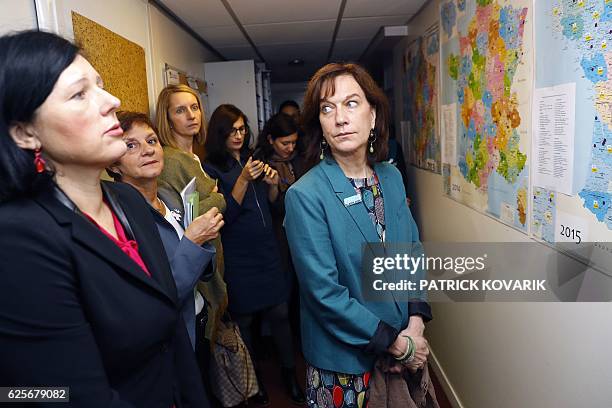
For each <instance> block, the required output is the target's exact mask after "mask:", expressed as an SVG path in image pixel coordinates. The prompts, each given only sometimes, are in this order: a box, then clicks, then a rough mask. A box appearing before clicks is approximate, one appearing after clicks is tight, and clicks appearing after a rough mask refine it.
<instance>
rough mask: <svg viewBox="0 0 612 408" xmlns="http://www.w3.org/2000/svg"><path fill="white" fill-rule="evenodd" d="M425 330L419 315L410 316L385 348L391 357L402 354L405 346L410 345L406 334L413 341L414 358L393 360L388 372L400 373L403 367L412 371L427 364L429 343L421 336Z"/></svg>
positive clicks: (405, 348)
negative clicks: (405, 325) (403, 360)
mask: <svg viewBox="0 0 612 408" xmlns="http://www.w3.org/2000/svg"><path fill="white" fill-rule="evenodd" d="M424 331H425V324H424V323H423V319H422V318H421V317H420V316H411V317H410V321H409V323H408V327H406V328H405V329H404V330H402V331H401V332H400V334H399V335H398V336H397V338H396V339H395V341H394V342H393V344H391V346H390V347H389V349H388V350H387V351H388V352H389V354H391V355H392V356H393V357H400V356H402V355H403V354H404V353H405V352H406V350H407V348H408V347H409V346H410V344H409V340H408V338H407V336H409V337H411V338H412V340H413V341H414V346H415V352H414V358H413V359H412V360H410V361H406V362H402V363H400V362H399V361H397V362H394V364H393V365H392V366H391V367H390V369H389V372H391V373H395V374H400V373H401V372H402V371H403V370H404V369H407V370H408V371H410V372H412V373H414V372H416V371H417V370H419V369H421V368H423V367H425V365H426V364H427V357H428V355H429V343H428V342H427V339H426V338H425V337H424V336H423V332H424Z"/></svg>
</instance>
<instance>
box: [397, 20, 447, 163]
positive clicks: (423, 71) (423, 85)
mask: <svg viewBox="0 0 612 408" xmlns="http://www.w3.org/2000/svg"><path fill="white" fill-rule="evenodd" d="M439 59H440V54H439V40H438V30H437V29H436V30H435V31H434V32H432V33H430V34H428V35H426V36H423V37H419V38H418V39H417V40H415V41H414V42H413V43H412V44H411V45H410V46H409V47H408V48H407V49H406V52H405V54H404V66H405V75H406V82H405V84H406V88H407V92H405V93H404V94H405V101H404V103H405V105H404V112H405V120H406V121H407V122H408V123H409V124H410V138H409V150H408V160H409V162H410V163H411V164H412V165H414V166H417V167H420V168H422V169H426V170H430V171H433V172H435V173H440V132H439V130H438V120H437V118H438V88H437V86H436V85H437V82H436V81H437V75H438V65H439Z"/></svg>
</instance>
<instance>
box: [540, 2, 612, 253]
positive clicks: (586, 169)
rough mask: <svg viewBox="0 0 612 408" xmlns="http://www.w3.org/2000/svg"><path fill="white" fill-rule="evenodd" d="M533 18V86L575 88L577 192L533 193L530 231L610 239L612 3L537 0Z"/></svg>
mask: <svg viewBox="0 0 612 408" xmlns="http://www.w3.org/2000/svg"><path fill="white" fill-rule="evenodd" d="M535 14H536V19H537V21H536V53H537V54H536V74H535V77H536V82H535V86H536V88H545V87H551V86H555V85H560V84H565V83H575V84H576V121H575V123H576V128H575V134H576V136H575V141H574V179H573V185H574V190H575V193H576V194H575V195H573V196H570V195H564V194H559V193H557V192H555V191H552V190H547V189H544V188H539V187H536V188H534V191H533V197H532V199H533V217H532V232H533V235H534V237H536V238H538V239H541V240H543V241H546V242H549V243H556V242H568V241H569V242H575V243H579V241H591V242H595V241H599V242H606V241H607V242H611V241H612V72H611V69H612V48H611V47H612V1H610V0H538V1H537V2H536V10H535ZM611 251H612V249H611Z"/></svg>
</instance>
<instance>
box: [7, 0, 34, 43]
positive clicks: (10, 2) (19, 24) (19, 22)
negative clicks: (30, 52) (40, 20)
mask: <svg viewBox="0 0 612 408" xmlns="http://www.w3.org/2000/svg"><path fill="white" fill-rule="evenodd" d="M32 28H36V8H35V7H34V0H22V1H15V0H0V35H3V34H6V33H8V32H10V31H18V30H28V29H32Z"/></svg>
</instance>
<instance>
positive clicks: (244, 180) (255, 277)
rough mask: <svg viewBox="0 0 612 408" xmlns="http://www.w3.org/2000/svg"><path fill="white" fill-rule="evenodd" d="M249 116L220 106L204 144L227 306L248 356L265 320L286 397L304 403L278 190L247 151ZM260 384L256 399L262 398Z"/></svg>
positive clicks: (272, 173) (270, 172) (275, 179)
mask: <svg viewBox="0 0 612 408" xmlns="http://www.w3.org/2000/svg"><path fill="white" fill-rule="evenodd" d="M248 125H249V124H248V119H247V117H246V116H245V115H244V113H242V111H240V109H238V108H237V107H235V106H234V105H221V106H219V107H218V108H217V109H216V110H215V111H214V112H213V114H212V116H211V118H210V123H209V125H208V135H207V138H206V143H205V145H204V147H205V151H206V162H205V164H204V168H205V170H206V171H207V172H208V174H210V176H211V177H213V178H215V179H217V180H218V187H219V191H220V192H221V193H223V195H224V196H225V200H226V202H227V210H226V212H225V226H224V228H223V231H222V234H221V239H222V241H223V248H224V250H225V281H226V283H227V289H228V294H229V306H228V309H229V310H230V312H231V314H232V318H233V319H234V320H235V321H236V322H237V323H238V325H239V326H240V332H241V334H242V336H243V337H244V341H245V343H246V345H247V347H248V349H249V351H250V352H251V355H253V342H252V336H251V326H252V323H253V319H254V317H255V315H256V314H260V315H261V318H262V319H266V320H268V321H269V322H270V324H271V328H272V335H273V338H274V342H275V344H276V347H277V349H278V352H279V354H280V359H281V365H282V370H281V372H282V376H283V379H285V380H286V385H287V386H288V391H290V395H291V398H292V399H293V400H294V401H295V402H297V403H303V402H304V396H303V394H302V391H301V390H300V388H299V386H298V384H297V381H296V378H295V361H294V355H293V342H292V335H291V329H290V326H289V319H288V307H287V299H288V297H289V283H290V280H289V279H288V276H287V274H286V273H285V272H284V270H283V268H282V267H281V258H280V252H279V249H278V244H277V242H276V238H275V236H274V230H273V224H272V217H271V215H270V203H271V202H274V201H276V200H277V198H278V195H279V189H278V188H279V187H278V185H279V176H278V173H277V171H276V170H274V169H273V168H271V167H270V166H269V165H268V164H265V163H264V162H262V161H260V160H256V159H253V158H252V157H251V152H250V150H249V140H250V136H251V133H250V131H249V126H248ZM259 383H260V392H259V394H258V395H257V396H256V400H257V401H256V402H259V403H266V402H267V399H268V398H267V394H266V392H265V389H264V388H263V387H262V384H261V381H260V382H259Z"/></svg>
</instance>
